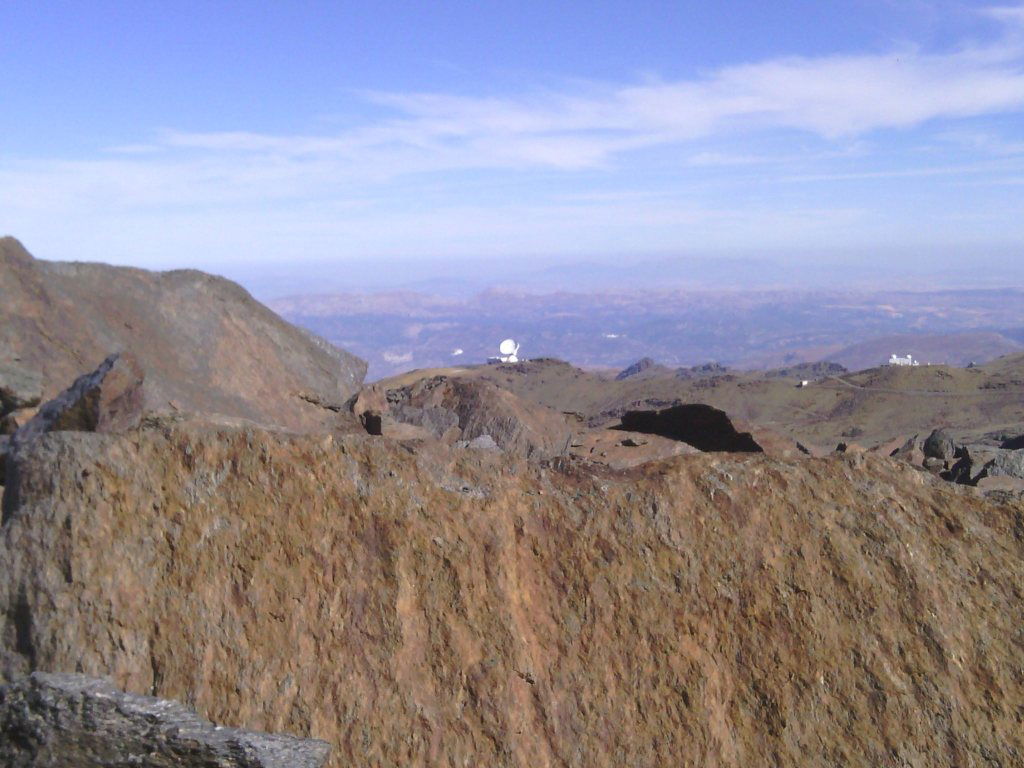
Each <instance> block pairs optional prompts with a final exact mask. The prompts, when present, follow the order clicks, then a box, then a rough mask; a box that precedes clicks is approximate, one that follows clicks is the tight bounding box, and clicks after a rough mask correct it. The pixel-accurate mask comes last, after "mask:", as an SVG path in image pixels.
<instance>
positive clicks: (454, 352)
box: [452, 347, 462, 357]
mask: <svg viewBox="0 0 1024 768" xmlns="http://www.w3.org/2000/svg"><path fill="white" fill-rule="evenodd" d="M461 354H462V348H461V347H460V348H459V349H453V350H452V357H458V356H459V355H461Z"/></svg>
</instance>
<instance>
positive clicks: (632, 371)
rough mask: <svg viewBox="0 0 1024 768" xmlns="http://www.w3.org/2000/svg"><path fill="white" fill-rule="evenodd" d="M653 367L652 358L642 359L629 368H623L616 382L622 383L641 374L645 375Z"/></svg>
mask: <svg viewBox="0 0 1024 768" xmlns="http://www.w3.org/2000/svg"><path fill="white" fill-rule="evenodd" d="M653 365H654V361H653V360H652V359H651V358H649V357H642V358H640V359H639V360H637V361H636V362H635V363H633V364H632V365H631V366H629V367H628V368H623V369H622V370H621V371H619V373H618V375H617V376H616V377H615V380H616V381H622V380H623V379H629V378H632V377H633V376H636V375H637V374H639V373H643V372H644V371H646V370H647V369H648V368H650V367H652V366H653Z"/></svg>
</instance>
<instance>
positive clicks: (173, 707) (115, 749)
mask: <svg viewBox="0 0 1024 768" xmlns="http://www.w3.org/2000/svg"><path fill="white" fill-rule="evenodd" d="M329 752H330V745H328V744H327V743H326V742H323V741H319V740H317V739H299V738H295V737H292V736H280V735H274V734H266V733H257V732H255V731H242V730H236V729H234V728H222V727H218V726H215V725H213V724H212V723H210V722H208V721H206V720H203V719H202V718H201V717H199V716H198V715H196V714H195V713H194V712H192V711H191V710H189V709H186V708H185V707H183V706H182V705H180V704H178V703H177V702H173V701H167V700H165V699H157V698H153V697H150V696H137V695H134V694H130V693H124V692H122V691H119V690H118V689H116V688H115V687H114V686H113V685H111V684H110V683H109V682H107V681H105V680H100V679H97V678H92V677H86V676H84V675H67V674H46V673H43V672H34V673H32V675H30V676H29V677H26V678H22V679H21V680H18V681H17V682H14V683H11V684H8V685H5V686H2V687H0V765H4V766H18V767H19V768H21V767H24V768H29V767H30V766H31V767H34V766H39V768H43V767H44V766H45V768H80V767H84V766H96V767H97V768H122V767H123V768H129V766H131V767H133V768H214V766H216V768H319V767H320V766H322V765H323V764H324V762H325V761H326V760H327V757H328V754H329Z"/></svg>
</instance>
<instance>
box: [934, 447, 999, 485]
mask: <svg viewBox="0 0 1024 768" xmlns="http://www.w3.org/2000/svg"><path fill="white" fill-rule="evenodd" d="M999 452H1000V451H999V449H998V448H992V447H991V446H987V445H975V444H971V445H964V446H962V447H961V448H960V449H959V450H958V453H959V458H958V459H957V461H956V463H955V464H953V466H952V467H950V468H949V470H948V471H947V472H944V473H943V474H942V477H943V478H944V479H946V480H949V481H950V482H954V483H960V484H962V485H977V483H978V480H980V479H981V477H982V470H983V469H984V468H985V466H986V465H987V464H988V463H989V462H991V461H993V460H994V459H995V458H996V456H997V455H998V454H999Z"/></svg>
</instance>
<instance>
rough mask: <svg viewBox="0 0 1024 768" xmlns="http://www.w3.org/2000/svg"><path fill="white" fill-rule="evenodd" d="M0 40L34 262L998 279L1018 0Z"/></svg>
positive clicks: (344, 5)
mask: <svg viewBox="0 0 1024 768" xmlns="http://www.w3.org/2000/svg"><path fill="white" fill-rule="evenodd" d="M0 33H2V35H3V40H4V42H3V44H2V45H0V233H6V234H11V235H14V236H16V237H18V238H19V239H20V240H22V242H23V243H24V244H25V245H26V247H28V248H29V250H30V251H32V252H33V253H34V254H35V255H36V256H39V257H41V258H48V259H79V260H101V261H108V262H113V263H121V264H134V265H138V266H144V267H154V268H168V267H179V266H195V267H200V268H206V269H212V270H215V271H223V272H228V273H231V274H232V275H235V276H237V275H240V274H242V275H244V274H245V273H246V271H247V270H257V271H258V270H259V269H260V268H264V269H270V270H277V273H282V270H283V271H284V272H287V273H290V274H292V275H313V276H314V277H312V278H311V279H312V280H313V281H314V282H315V280H316V277H315V275H317V274H322V273H323V271H324V270H325V269H328V270H335V271H337V272H338V273H344V271H345V269H346V265H357V264H358V265H360V269H362V270H363V272H364V273H365V272H366V271H367V270H369V271H370V272H374V273H376V275H377V278H378V280H379V281H380V282H382V283H388V282H389V281H392V282H394V283H395V284H399V283H401V281H402V278H403V276H405V275H406V273H407V271H408V270H409V269H410V268H412V267H410V265H413V267H414V268H415V269H417V270H419V272H421V273H429V271H430V267H431V265H432V264H438V265H439V264H442V263H448V264H450V263H453V262H452V260H455V262H457V263H458V264H460V265H462V266H461V267H460V269H466V270H479V271H483V272H486V270H488V269H491V268H494V269H497V268H498V265H504V267H503V268H505V269H507V265H508V264H509V263H512V262H515V263H521V264H523V265H530V264H533V265H543V264H550V263H554V262H558V261H559V260H570V261H571V260H572V259H597V260H599V261H600V260H604V261H605V262H610V263H615V264H621V263H628V260H629V259H648V260H649V259H650V258H652V257H653V258H663V259H671V258H674V257H676V256H684V255H694V254H697V255H700V256H701V258H715V257H718V256H720V257H722V258H732V257H735V256H737V255H743V256H744V257H747V256H749V255H750V254H757V253H770V254H773V256H772V257H773V258H775V259H780V260H782V261H783V262H786V260H787V259H788V260H790V261H798V260H800V259H804V260H809V261H815V262H818V263H825V264H828V263H831V262H833V261H834V262H836V263H839V262H842V263H843V264H845V265H847V266H849V265H851V264H852V265H855V266H857V267H858V268H861V269H863V270H865V272H871V271H873V270H875V271H878V270H882V271H884V270H886V269H891V268H892V266H893V264H898V263H900V260H901V259H907V260H908V261H909V260H915V263H918V264H920V263H926V264H927V263H928V260H929V259H932V258H934V260H935V264H936V265H937V266H938V267H940V268H942V269H951V268H956V267H958V266H959V267H960V268H962V269H963V271H964V275H965V277H964V279H965V281H969V278H970V275H971V273H972V272H976V271H977V269H976V266H977V265H989V266H990V267H991V268H992V269H998V270H1001V271H1000V272H999V275H1001V277H1000V279H1005V280H1007V281H1013V280H1014V279H1016V278H1018V277H1019V280H1017V283H1019V284H1024V266H1022V264H1024V5H1017V4H1008V5H1007V4H1004V5H998V4H989V3H968V2H946V1H936V2H927V1H925V0H831V1H830V2H821V0H806V1H804V0H801V1H796V0H775V1H774V2H771V3H765V2H762V1H760V0H757V1H755V0H737V1H735V2H728V1H724V0H723V2H718V3H711V2H653V1H646V2H645V0H629V1H628V2H620V0H603V1H602V2H600V3H551V2H535V1H534V0H508V1H506V0H496V1H488V0H475V1H474V2H469V1H468V0H467V1H462V0H438V2H433V3H425V2H422V1H420V2H411V1H409V2H405V1H403V0H394V1H393V2H388V3H381V2H361V1H357V0H352V1H351V2H311V1H309V0H291V1H290V2H287V3H283V2H279V3H263V4H257V3H252V2H228V1H226V0H221V1H218V0H207V1H205V2H180V1H179V2H172V1H170V0H163V1H161V0H151V1H150V2H144V3H142V2H99V1H90V0H64V1H62V2H58V1H56V0H37V1H36V2H20V1H19V0H7V2H0Z"/></svg>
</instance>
